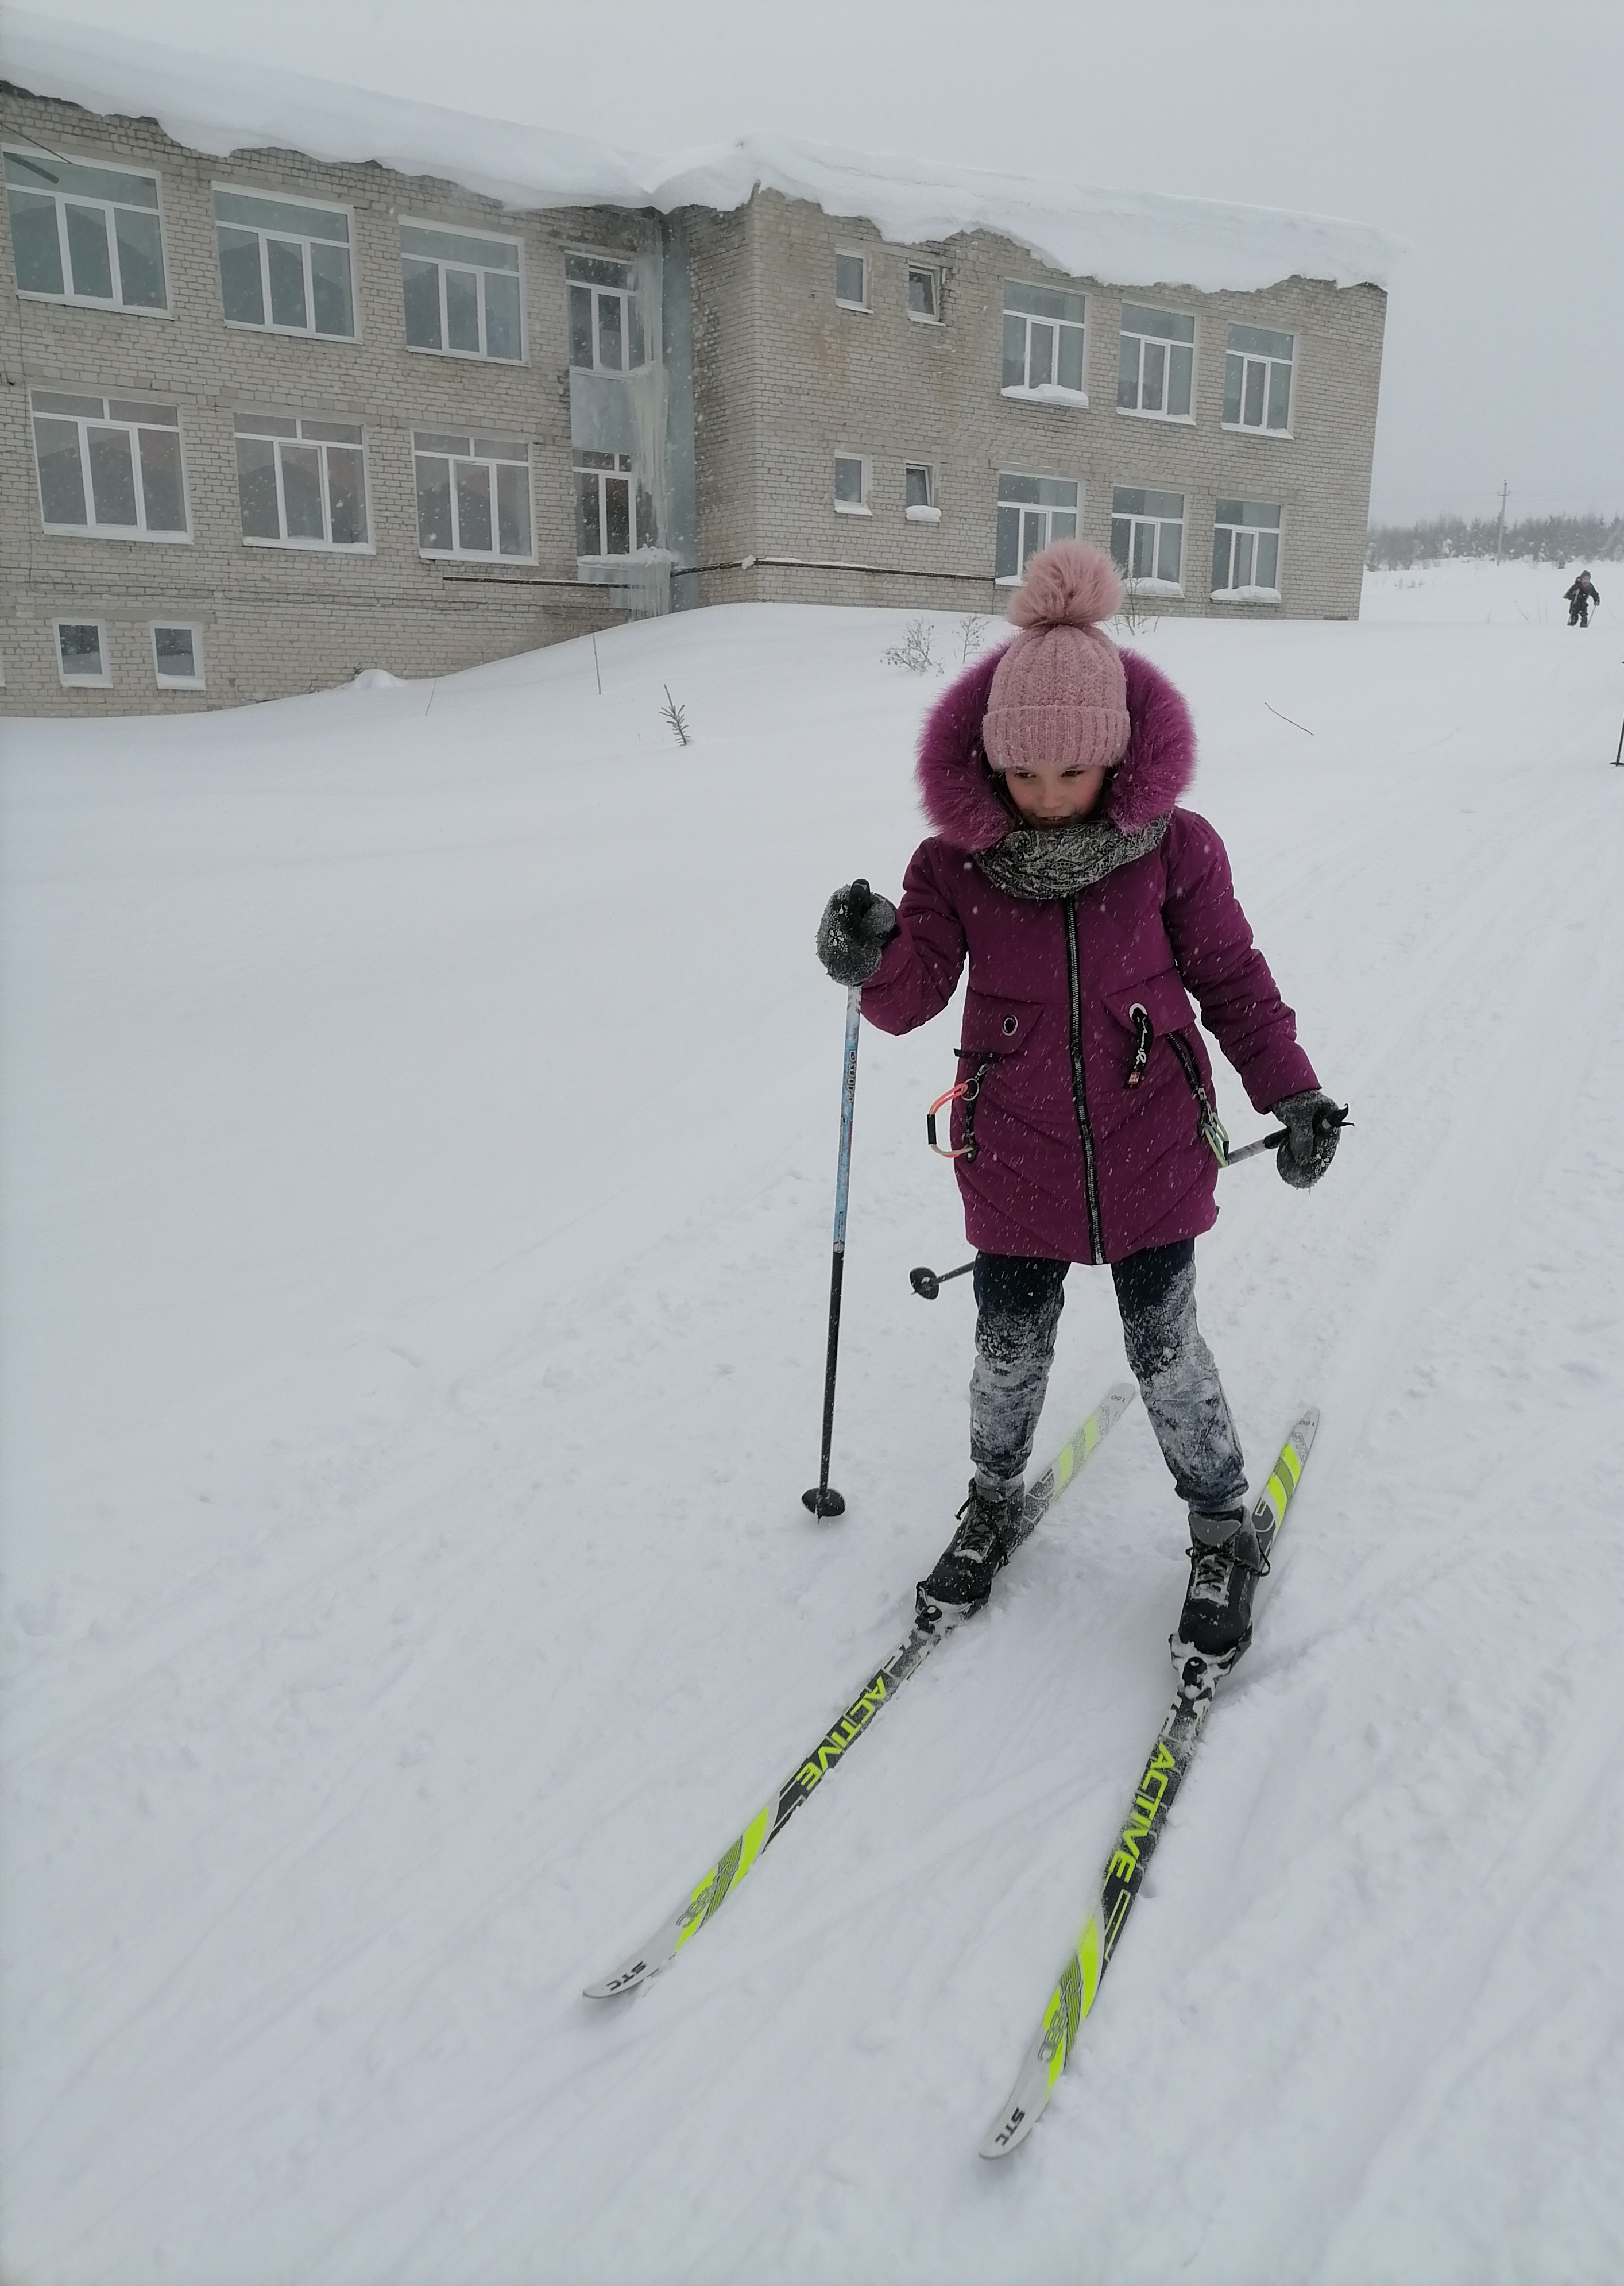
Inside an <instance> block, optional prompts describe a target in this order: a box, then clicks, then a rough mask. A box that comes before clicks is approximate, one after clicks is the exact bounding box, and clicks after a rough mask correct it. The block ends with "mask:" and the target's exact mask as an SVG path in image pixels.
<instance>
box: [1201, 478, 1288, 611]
mask: <svg viewBox="0 0 1624 2286" xmlns="http://www.w3.org/2000/svg"><path fill="white" fill-rule="evenodd" d="M1212 593H1213V595H1214V596H1215V597H1217V596H1219V595H1229V596H1236V597H1239V598H1240V600H1241V601H1242V602H1243V603H1279V601H1280V510H1279V508H1272V507H1268V506H1266V505H1265V503H1264V502H1263V501H1233V500H1232V501H1224V500H1221V501H1219V502H1218V513H1217V516H1216V517H1215V518H1214V521H1213V526H1212Z"/></svg>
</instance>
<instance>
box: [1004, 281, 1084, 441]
mask: <svg viewBox="0 0 1624 2286" xmlns="http://www.w3.org/2000/svg"><path fill="white" fill-rule="evenodd" d="M1012 286H1013V288H1015V289H1016V291H1017V292H1018V293H1024V294H1056V295H1060V294H1063V295H1065V296H1066V297H1067V298H1068V300H1069V301H1073V302H1081V303H1082V304H1083V315H1082V317H1081V318H1080V319H1076V318H1048V317H1044V316H1042V315H1040V314H1038V313H1037V312H1036V311H1029V310H1012V309H1011V308H1010V307H1009V289H1010V288H1011V287H1012ZM1004 303H1005V305H1004V311H1003V316H1002V319H1000V325H1001V327H1002V329H1003V330H1002V331H1001V332H1000V335H999V352H998V355H999V365H998V371H999V373H1000V374H1002V373H1003V370H1004V359H1005V354H1006V351H1005V343H1006V341H1007V337H1008V329H1009V323H1010V320H1011V319H1012V318H1013V319H1018V320H1019V321H1020V323H1021V326H1022V327H1024V328H1025V334H1024V339H1023V342H1022V345H1021V372H1022V373H1023V374H1026V375H1027V376H1028V377H1027V379H1026V380H1024V381H1021V382H1013V381H1001V382H1000V385H999V389H998V394H999V396H1000V397H1008V398H1013V399H1014V400H1015V401H1016V403H1017V404H1024V405H1073V406H1077V407H1078V408H1079V409H1081V410H1084V411H1085V410H1086V409H1087V406H1088V303H1089V297H1088V296H1087V295H1086V294H1081V293H1075V292H1073V290H1072V288H1070V287H1069V286H1052V285H1046V284H1044V283H1041V282H1040V281H1039V280H1037V279H1034V278H1006V279H1005V280H1004ZM1034 326H1048V327H1052V329H1053V333H1054V370H1055V372H1056V373H1058V372H1059V371H1060V328H1061V327H1066V328H1067V330H1068V331H1069V332H1075V333H1076V334H1077V335H1079V336H1080V340H1079V344H1078V357H1077V370H1078V372H1079V373H1080V374H1082V376H1083V386H1082V387H1081V388H1080V389H1071V388H1068V386H1067V385H1066V383H1065V382H1059V381H1040V382H1033V381H1032V380H1031V378H1030V375H1031V371H1032V328H1033V327H1034Z"/></svg>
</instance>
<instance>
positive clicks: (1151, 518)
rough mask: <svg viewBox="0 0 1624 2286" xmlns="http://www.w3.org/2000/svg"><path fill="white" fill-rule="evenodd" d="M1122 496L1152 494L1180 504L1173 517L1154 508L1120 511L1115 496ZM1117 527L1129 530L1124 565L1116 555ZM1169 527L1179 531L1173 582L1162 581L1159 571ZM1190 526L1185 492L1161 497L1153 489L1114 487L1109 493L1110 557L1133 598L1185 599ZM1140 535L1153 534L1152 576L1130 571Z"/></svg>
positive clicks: (1160, 492)
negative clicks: (1165, 534) (1154, 567)
mask: <svg viewBox="0 0 1624 2286" xmlns="http://www.w3.org/2000/svg"><path fill="white" fill-rule="evenodd" d="M1124 492H1128V493H1146V494H1147V495H1150V494H1154V495H1155V498H1156V499H1158V500H1176V501H1178V502H1179V514H1178V515H1177V516H1169V515H1167V514H1165V513H1164V512H1163V511H1162V510H1160V509H1156V508H1118V507H1117V505H1116V495H1117V493H1124ZM1118 524H1126V525H1127V526H1128V557H1127V562H1126V563H1125V564H1124V563H1123V559H1122V557H1121V556H1118V555H1117V553H1116V527H1117V525H1118ZM1171 524H1177V526H1178V530H1179V577H1178V578H1177V579H1166V578H1164V577H1163V574H1162V572H1161V571H1160V569H1159V567H1160V564H1161V562H1162V532H1163V527H1164V526H1167V525H1171ZM1189 524H1190V495H1189V494H1188V493H1187V492H1181V493H1171V492H1170V493H1163V492H1162V491H1160V490H1159V488H1158V487H1157V486H1156V485H1114V486H1113V487H1112V491H1111V556H1112V560H1113V562H1114V563H1115V564H1116V568H1117V570H1118V571H1120V572H1121V574H1122V579H1123V586H1124V587H1129V588H1131V591H1132V592H1133V593H1134V594H1135V595H1166V596H1169V597H1171V598H1173V599H1175V600H1181V599H1182V597H1183V595H1184V566H1185V557H1186V546H1187V542H1188V540H1189ZM1141 531H1148V532H1154V533H1155V539H1154V540H1152V542H1151V548H1152V555H1151V561H1152V563H1153V564H1155V565H1157V566H1158V569H1157V570H1156V571H1134V569H1133V558H1134V556H1135V555H1136V553H1137V552H1138V548H1139V532H1141Z"/></svg>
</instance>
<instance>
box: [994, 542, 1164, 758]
mask: <svg viewBox="0 0 1624 2286" xmlns="http://www.w3.org/2000/svg"><path fill="white" fill-rule="evenodd" d="M1121 602H1122V583H1121V581H1120V580H1119V579H1117V577H1116V566H1115V564H1113V563H1112V562H1111V559H1110V557H1109V556H1107V555H1105V554H1104V553H1103V552H1102V551H1101V550H1100V548H1089V547H1085V546H1084V544H1083V542H1082V541H1080V540H1057V541H1056V543H1055V545H1054V546H1053V547H1052V548H1044V549H1043V550H1042V552H1041V553H1040V554H1039V555H1037V556H1033V558H1032V560H1031V562H1030V563H1029V564H1028V565H1027V568H1026V579H1025V583H1024V584H1023V585H1022V586H1021V587H1018V588H1017V589H1016V590H1015V593H1014V595H1013V596H1012V597H1011V599H1010V606H1009V616H1010V618H1011V619H1013V621H1014V623H1015V625H1016V626H1017V627H1019V628H1020V629H1021V633H1020V634H1019V635H1017V636H1016V637H1015V639H1014V641H1013V642H1012V643H1011V644H1010V645H1009V646H1008V648H1007V649H1006V650H1005V653H1004V656H1003V658H1001V659H1000V660H999V661H998V666H997V673H996V674H994V676H993V678H992V691H991V695H990V696H989V699H988V702H987V713H986V719H985V720H984V721H983V722H982V724H981V740H982V744H983V745H985V747H986V750H987V760H988V761H989V763H990V764H991V766H992V768H993V769H995V770H1006V769H1009V768H1010V767H1011V765H1012V764H1013V765H1015V766H1017V767H1019V766H1020V765H1021V764H1022V763H1026V762H1032V761H1043V762H1058V763H1059V764H1060V766H1061V767H1062V768H1065V769H1070V768H1073V767H1078V766H1080V767H1081V768H1082V769H1093V768H1094V767H1095V766H1096V765H1098V764H1100V763H1103V764H1104V765H1105V767H1106V768H1107V769H1109V768H1110V767H1111V765H1112V764H1113V763H1114V762H1119V761H1121V760H1122V758H1123V755H1124V754H1125V753H1127V751H1128V740H1129V737H1130V736H1131V724H1130V722H1129V720H1128V682H1127V677H1126V675H1125V674H1123V663H1122V659H1121V657H1120V655H1119V653H1118V651H1117V649H1116V644H1115V643H1114V642H1112V641H1111V638H1110V636H1109V635H1107V634H1106V633H1105V631H1104V629H1103V628H1102V627H1100V624H1099V623H1100V620H1101V619H1109V618H1110V616H1111V614H1112V612H1113V611H1116V607H1117V605H1118V604H1119V603H1121Z"/></svg>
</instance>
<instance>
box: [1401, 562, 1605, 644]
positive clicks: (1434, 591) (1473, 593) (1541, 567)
mask: <svg viewBox="0 0 1624 2286" xmlns="http://www.w3.org/2000/svg"><path fill="white" fill-rule="evenodd" d="M1584 568H1585V567H1584V566H1583V565H1582V564H1579V563H1578V562H1574V563H1573V564H1564V565H1561V566H1558V565H1557V564H1531V563H1518V564H1490V563H1487V562H1486V561H1484V560H1482V559H1480V558H1478V557H1476V556H1463V557H1461V558H1460V559H1458V560H1456V561H1455V562H1451V563H1443V564H1416V565H1415V567H1414V568H1413V569H1412V570H1410V571H1396V570H1395V571H1367V572H1366V574H1365V592H1364V598H1363V601H1362V603H1360V618H1361V619H1366V620H1371V619H1385V620H1391V619H1399V620H1402V621H1404V622H1406V623H1407V624H1408V625H1411V626H1415V625H1418V624H1419V625H1423V626H1426V625H1436V624H1437V623H1438V621H1439V620H1440V619H1442V620H1452V621H1455V622H1462V621H1472V620H1475V621H1476V622H1477V623H1478V626H1480V627H1564V628H1565V627H1566V626H1567V605H1566V604H1565V603H1564V602H1563V600H1562V598H1563V596H1564V595H1565V592H1566V590H1567V589H1568V588H1569V587H1572V586H1573V581H1574V579H1576V578H1577V577H1578V575H1579V573H1580V571H1582V570H1583V569H1584ZM1589 568H1590V570H1591V571H1592V573H1593V575H1594V577H1595V580H1596V586H1597V587H1598V588H1600V589H1601V591H1602V598H1603V608H1602V610H1601V611H1595V612H1593V613H1592V614H1591V620H1590V626H1589V628H1587V629H1586V630H1585V632H1586V633H1587V634H1596V635H1599V634H1600V633H1601V631H1602V629H1603V628H1604V627H1606V628H1607V629H1608V630H1609V633H1610V634H1611V631H1612V629H1613V628H1616V627H1618V626H1619V625H1620V621H1621V620H1624V564H1614V565H1611V566H1610V565H1608V564H1592V565H1591V566H1590V567H1589ZM1610 574H1611V577H1612V579H1613V580H1614V581H1615V583H1616V584H1617V586H1618V588H1619V593H1618V595H1617V596H1616V597H1614V598H1613V600H1612V607H1611V618H1609V617H1608V616H1607V611H1608V604H1607V595H1606V589H1607V581H1608V578H1609V576H1610ZM1608 648H1609V649H1610V650H1617V649H1618V640H1617V637H1616V636H1613V637H1612V641H1611V642H1609V644H1608Z"/></svg>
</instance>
